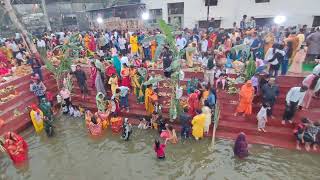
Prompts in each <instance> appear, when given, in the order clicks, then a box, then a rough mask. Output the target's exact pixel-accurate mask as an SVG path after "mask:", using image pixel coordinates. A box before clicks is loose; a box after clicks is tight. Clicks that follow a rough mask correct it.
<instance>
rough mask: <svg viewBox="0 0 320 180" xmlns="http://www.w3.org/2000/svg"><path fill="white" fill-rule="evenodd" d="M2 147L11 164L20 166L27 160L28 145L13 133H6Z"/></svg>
mask: <svg viewBox="0 0 320 180" xmlns="http://www.w3.org/2000/svg"><path fill="white" fill-rule="evenodd" d="M3 147H4V148H5V150H6V151H7V153H8V155H9V157H10V159H11V160H12V162H13V163H14V164H16V165H18V164H21V163H23V162H25V161H26V160H27V159H28V144H27V143H26V141H25V140H24V139H23V138H22V137H21V136H19V135H18V134H16V133H14V132H7V133H6V134H5V135H4V144H3Z"/></svg>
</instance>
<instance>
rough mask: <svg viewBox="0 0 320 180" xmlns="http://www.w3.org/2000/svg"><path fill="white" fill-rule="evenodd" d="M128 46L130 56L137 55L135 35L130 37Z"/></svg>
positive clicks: (136, 38)
mask: <svg viewBox="0 0 320 180" xmlns="http://www.w3.org/2000/svg"><path fill="white" fill-rule="evenodd" d="M130 44H131V54H132V55H134V54H137V52H138V37H137V35H136V34H133V35H132V36H131V37H130Z"/></svg>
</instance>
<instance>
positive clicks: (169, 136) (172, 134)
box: [160, 124, 178, 144]
mask: <svg viewBox="0 0 320 180" xmlns="http://www.w3.org/2000/svg"><path fill="white" fill-rule="evenodd" d="M160 137H161V138H163V139H164V140H165V142H167V141H170V142H171V143H172V144H177V143H178V137H177V134H176V130H175V129H173V127H172V126H171V125H169V124H166V130H164V131H162V132H161V134H160Z"/></svg>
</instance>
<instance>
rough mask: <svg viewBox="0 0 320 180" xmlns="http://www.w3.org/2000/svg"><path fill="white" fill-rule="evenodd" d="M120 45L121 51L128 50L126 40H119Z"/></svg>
mask: <svg viewBox="0 0 320 180" xmlns="http://www.w3.org/2000/svg"><path fill="white" fill-rule="evenodd" d="M118 43H119V48H120V49H126V39H125V38H120V39H119V40H118Z"/></svg>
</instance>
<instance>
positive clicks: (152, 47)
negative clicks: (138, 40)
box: [151, 41, 157, 59]
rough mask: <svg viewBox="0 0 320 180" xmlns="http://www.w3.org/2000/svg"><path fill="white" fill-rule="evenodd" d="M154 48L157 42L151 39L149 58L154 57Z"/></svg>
mask: <svg viewBox="0 0 320 180" xmlns="http://www.w3.org/2000/svg"><path fill="white" fill-rule="evenodd" d="M156 49H157V42H156V41H151V58H152V59H154V56H155V54H156Z"/></svg>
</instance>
